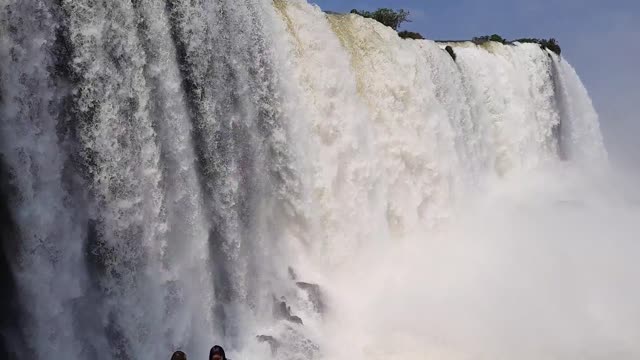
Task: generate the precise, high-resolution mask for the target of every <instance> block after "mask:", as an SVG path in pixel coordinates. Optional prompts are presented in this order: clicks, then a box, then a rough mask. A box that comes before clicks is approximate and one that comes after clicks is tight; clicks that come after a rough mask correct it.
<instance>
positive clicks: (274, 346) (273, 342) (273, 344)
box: [256, 335, 281, 355]
mask: <svg viewBox="0 0 640 360" xmlns="http://www.w3.org/2000/svg"><path fill="white" fill-rule="evenodd" d="M256 339H258V341H259V342H261V343H267V344H269V347H270V348H271V355H275V354H276V353H277V352H278V348H279V347H280V345H281V344H280V341H278V340H277V339H276V338H274V337H273V336H270V335H258V336H256Z"/></svg>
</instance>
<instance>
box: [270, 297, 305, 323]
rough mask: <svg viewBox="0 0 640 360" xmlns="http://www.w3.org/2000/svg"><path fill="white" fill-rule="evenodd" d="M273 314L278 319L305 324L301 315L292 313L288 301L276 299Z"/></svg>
mask: <svg viewBox="0 0 640 360" xmlns="http://www.w3.org/2000/svg"><path fill="white" fill-rule="evenodd" d="M273 316H274V317H275V318H276V319H283V320H286V321H289V322H292V323H294V324H300V325H303V323H302V319H301V318H300V317H299V316H295V315H293V314H292V313H291V306H288V305H287V302H286V301H284V299H283V300H280V301H277V300H276V301H274V306H273Z"/></svg>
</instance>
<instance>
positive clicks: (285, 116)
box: [0, 0, 636, 360]
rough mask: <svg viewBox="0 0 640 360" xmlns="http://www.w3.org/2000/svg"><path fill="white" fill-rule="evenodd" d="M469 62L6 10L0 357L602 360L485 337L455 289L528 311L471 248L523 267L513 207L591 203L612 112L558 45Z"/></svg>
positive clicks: (377, 29)
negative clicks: (512, 300) (478, 279)
mask: <svg viewBox="0 0 640 360" xmlns="http://www.w3.org/2000/svg"><path fill="white" fill-rule="evenodd" d="M446 45H447V44H441V43H435V42H433V41H429V40H425V41H412V40H402V39H400V38H399V37H398V36H397V34H396V33H395V32H394V31H392V30H391V29H390V28H386V27H384V26H382V25H380V24H378V23H377V22H375V21H373V20H369V19H363V18H361V17H358V16H355V15H327V14H325V13H323V12H322V11H321V10H320V9H319V8H318V7H317V6H312V5H310V4H309V3H307V2H306V1H304V0H273V1H272V0H164V1H156V0H112V1H95V0H74V1H68V0H2V1H0V116H1V123H0V201H2V204H0V225H2V229H0V240H1V245H2V251H1V252H0V255H1V256H0V271H3V272H2V276H0V288H1V289H2V291H3V294H6V295H3V299H2V301H1V302H0V306H1V307H2V308H1V309H0V327H1V328H0V331H1V332H0V335H1V336H2V340H3V341H2V342H1V343H0V345H2V347H0V356H1V355H4V354H3V352H4V353H6V357H7V358H9V359H45V358H49V357H51V354H55V356H57V355H58V354H64V356H65V357H66V358H69V359H86V358H94V359H98V360H101V359H104V360H111V359H114V360H116V359H117V360H125V359H126V360H128V359H155V358H158V357H168V356H170V354H171V352H172V351H173V350H176V349H183V350H185V351H186V352H187V353H188V355H189V358H204V357H205V356H206V354H207V351H208V349H209V347H210V346H212V345H213V344H214V343H220V344H222V345H223V346H225V348H226V349H227V350H228V353H229V354H230V357H231V358H265V357H267V356H273V357H276V358H280V359H312V358H323V357H336V356H339V357H348V358H356V359H359V358H363V357H364V356H368V355H366V354H369V353H370V351H371V348H372V347H374V348H375V346H374V344H376V343H378V342H379V341H381V339H382V340H388V342H389V344H391V345H392V346H401V347H403V348H405V349H411V351H409V350H407V352H405V353H403V354H401V353H393V354H389V355H390V356H392V357H393V356H397V357H402V358H405V359H406V358H407V357H409V358H424V357H427V356H431V355H433V356H440V357H442V358H446V359H449V358H451V359H458V358H465V356H471V355H469V354H476V353H485V354H488V356H490V355H495V356H500V355H509V356H511V355H514V354H517V355H516V357H517V358H523V359H524V358H527V357H526V356H522V357H518V356H519V355H520V353H518V352H517V351H516V350H513V349H514V348H516V349H517V347H518V346H517V345H522V349H527V350H531V353H529V354H527V356H534V355H535V354H542V355H545V356H547V355H549V354H558V353H559V352H558V351H559V350H558V349H560V350H561V351H563V352H564V353H566V354H569V358H579V356H577V355H575V354H577V352H574V350H575V349H576V346H577V345H576V343H574V342H572V341H573V339H572V338H568V337H567V338H563V337H562V336H560V340H558V342H557V343H552V342H549V343H548V344H547V343H545V344H544V346H538V347H536V344H529V343H523V342H521V339H520V338H513V339H512V338H509V339H510V340H512V341H511V342H510V343H509V344H505V346H504V348H499V346H497V345H496V347H495V348H494V347H491V346H493V345H495V344H494V343H493V342H492V340H494V339H493V338H490V337H489V338H487V339H486V340H487V341H486V342H487V347H484V348H483V347H482V346H478V345H477V344H476V343H475V342H473V341H470V340H468V337H469V332H468V331H471V330H469V329H471V328H472V326H471V325H470V326H469V327H468V328H467V327H464V326H461V325H460V322H458V320H456V311H458V310H459V309H460V308H465V306H466V305H468V306H467V308H469V309H474V310H477V313H478V314H480V315H477V317H476V312H474V313H472V314H471V313H470V314H471V315H469V319H470V321H472V320H475V321H476V322H475V323H473V324H476V325H477V323H479V322H480V320H484V318H482V316H481V315H482V314H485V312H484V311H485V310H486V309H488V308H490V307H491V306H492V305H493V303H489V304H487V303H484V302H482V301H480V300H477V297H478V296H479V295H478V294H479V293H478V292H473V293H465V291H464V290H465V289H470V288H473V286H471V285H469V284H467V283H462V282H461V281H462V280H460V279H468V278H473V276H471V275H469V274H468V273H467V272H465V271H466V269H467V268H466V267H465V266H460V269H457V268H456V269H455V270H454V271H450V270H451V268H452V267H453V266H454V264H457V265H463V264H461V262H464V261H466V260H469V261H470V262H471V263H473V264H476V263H475V262H474V261H477V265H478V269H479V271H478V274H479V275H478V276H481V275H486V277H485V278H484V279H488V281H487V283H488V286H494V290H496V293H499V292H500V291H506V290H504V289H503V288H502V287H500V286H501V285H500V284H501V283H499V281H497V280H496V282H495V283H494V282H492V281H491V280H493V278H492V277H491V276H492V275H493V273H491V272H489V274H486V273H484V272H482V271H481V270H483V269H485V270H486V267H487V266H488V265H486V264H487V263H491V262H490V261H488V260H487V261H486V262H482V261H481V260H478V259H477V258H475V257H467V256H468V254H467V252H465V251H462V250H460V249H462V248H466V246H468V247H469V248H472V249H479V250H478V251H479V252H480V253H481V254H485V252H486V254H487V256H489V255H491V256H495V257H496V258H498V260H499V261H496V262H495V263H496V264H506V263H509V261H507V260H504V259H503V258H501V257H499V256H498V255H501V254H502V252H500V251H505V252H506V251H507V250H503V249H512V246H514V247H515V245H513V244H512V243H511V242H509V241H505V242H504V243H500V244H501V246H503V247H500V251H497V250H496V251H495V252H493V253H489V250H487V249H493V248H492V246H493V245H495V244H496V242H497V240H495V241H493V240H492V241H489V240H486V239H485V238H483V237H482V236H483V235H482V234H483V231H487V232H489V231H492V230H494V227H493V226H494V225H495V224H494V223H499V221H497V220H496V219H495V218H494V217H491V216H489V215H490V214H493V213H494V211H493V210H494V208H495V209H496V210H495V213H496V214H508V215H505V216H507V217H508V216H512V218H509V219H513V220H514V225H513V227H514V228H515V227H517V226H521V227H522V229H525V228H527V226H529V223H528V222H526V221H524V220H522V219H523V218H527V216H528V215H529V214H533V215H532V219H538V216H542V215H541V214H544V213H545V211H544V210H541V209H539V208H538V207H536V206H537V205H538V204H539V203H540V202H541V200H540V201H539V200H538V199H539V198H541V199H548V200H549V203H552V204H555V203H556V200H557V199H556V198H555V196H556V195H557V194H560V195H557V196H559V197H563V196H567V197H570V196H575V197H578V198H580V197H581V196H583V194H582V193H577V192H578V191H580V190H581V189H582V190H583V189H587V188H588V186H587V185H584V186H576V187H575V188H574V187H572V186H571V184H568V181H569V180H568V179H576V178H580V177H581V176H582V174H592V173H598V172H599V171H606V169H607V154H606V150H605V149H604V146H603V142H602V136H601V134H600V131H599V125H598V116H597V114H596V112H595V110H594V109H593V106H592V104H591V100H590V99H589V96H588V94H587V92H586V90H585V88H584V86H583V85H582V83H581V82H580V79H579V78H578V76H577V74H576V73H575V71H574V70H573V68H571V66H570V65H569V64H568V63H567V62H566V60H564V59H562V58H560V57H558V56H556V55H555V54H553V53H551V52H549V51H547V50H544V49H541V48H540V47H539V46H536V45H532V44H517V45H514V46H504V45H501V44H494V43H489V44H485V45H483V46H476V45H474V44H471V43H459V44H451V45H452V46H453V48H454V51H455V53H456V54H457V58H456V59H455V60H454V59H452V58H451V56H450V55H449V54H448V53H447V52H446V51H444V47H445V46H446ZM603 169H604V170H603ZM545 176H546V177H545ZM584 176H585V177H586V175H584ZM594 176H595V175H594ZM550 182H553V183H554V184H555V185H554V186H555V187H552V189H551V190H548V189H546V188H544V186H542V184H545V186H547V185H548V183H550ZM563 186H566V187H563ZM584 191H586V190H584ZM530 194H537V195H539V198H536V199H533V200H532V199H531V198H530V197H528V196H533V195H530ZM585 196H586V195H585ZM558 201H560V200H558ZM488 202H491V204H492V205H495V207H494V208H483V206H484V205H486V203H488ZM541 206H542V205H541ZM554 206H555V205H554ZM587 208H588V207H587ZM523 209H524V210H523ZM543 209H546V208H544V207H543ZM522 211H524V212H525V213H526V214H527V215H522V216H521V217H518V216H519V215H521V212H522ZM552 212H553V213H554V214H555V213H558V214H560V215H563V216H565V215H566V214H565V213H563V212H561V211H560V210H557V211H556V210H555V208H553V210H552ZM589 214H590V213H589ZM566 216H569V215H566ZM496 217H498V215H496ZM620 218H621V219H625V221H627V220H628V221H629V222H628V223H624V226H629V225H628V224H630V223H633V221H631V220H633V219H635V217H633V216H629V217H624V216H621V217H620ZM481 219H485V220H486V224H487V227H486V229H484V228H482V227H481V226H480V227H478V226H477V223H476V221H477V222H482V220H481ZM471 220H474V221H471ZM545 220H546V219H545ZM506 221H508V220H506ZM530 221H535V220H530ZM515 224H518V225H515ZM555 225H557V224H555ZM549 226H551V225H549ZM558 226H559V225H558ZM567 226H568V225H567ZM495 227H500V226H498V225H495ZM478 228H480V230H482V231H477V232H476V233H474V236H469V234H468V233H467V232H472V231H474V230H477V229H478ZM504 228H506V229H508V228H509V226H505V227H504ZM560 228H561V229H563V231H564V232H563V231H557V233H565V232H568V231H569V230H568V228H562V227H560ZM595 232H596V233H597V231H595ZM497 233H499V232H497ZM552 233H553V232H552ZM476 236H477V238H478V239H479V240H478V241H477V242H473V241H470V240H469V239H471V238H475V237H476ZM498 238H500V239H502V238H501V237H499V236H498ZM526 241H527V237H526V236H523V245H522V246H523V247H526V246H532V245H531V244H530V243H529V242H526ZM559 243H561V242H559ZM543 244H545V246H547V245H546V243H543ZM554 244H555V243H554ZM624 244H625V246H626V244H627V243H624ZM484 245H486V246H487V247H486V248H485V247H484ZM541 246H542V245H541ZM549 246H550V245H549ZM554 246H560V245H554ZM483 251H485V252H483ZM532 251H533V253H534V255H535V254H538V252H536V251H539V252H542V250H540V249H538V248H536V247H535V246H532ZM430 254H434V255H433V257H430ZM558 256H559V255H558ZM505 257H508V256H506V255H505ZM516 258H517V257H516ZM461 259H464V261H463V260H461ZM483 259H484V258H483ZM449 260H450V261H449ZM525 260H526V259H525ZM5 263H6V264H5ZM524 263H526V261H524ZM491 264H494V263H491ZM438 266H440V267H438ZM496 266H498V265H496ZM505 266H506V265H505ZM500 269H501V270H504V273H508V272H510V271H512V270H513V269H512V268H505V269H502V268H500ZM471 272H472V271H470V272H469V273H471ZM521 273H522V274H523V276H525V277H526V276H528V275H530V274H529V273H526V272H524V270H522V272H521ZM441 274H446V275H441ZM449 274H454V275H449ZM456 275H459V277H456ZM490 275H491V276H490ZM564 275H566V276H569V275H567V274H564ZM465 276H467V277H465ZM560 278H561V277H560ZM603 278H606V277H605V276H603ZM427 280H428V281H427ZM533 280H535V279H533ZM533 280H532V283H534V284H538V283H536V282H535V281H533ZM505 282H506V283H508V284H511V283H510V282H508V281H506V280H505ZM469 283H474V282H473V281H469ZM465 284H466V285H469V286H468V287H466V286H465ZM496 284H498V285H496ZM555 284H556V283H552V284H551V285H555ZM472 285H473V284H472ZM551 285H549V286H551ZM456 286H459V287H456ZM505 286H506V285H505ZM540 286H541V287H543V288H545V287H544V286H546V285H544V284H543V285H540ZM576 286H577V285H576ZM387 287H388V289H390V290H387ZM518 289H520V288H518ZM545 289H546V288H545ZM525 290H526V289H525ZM525 290H522V291H523V293H524V294H529V293H528V292H526V291H525ZM578 290H581V291H585V292H587V289H586V288H579V289H578ZM388 291H393V292H395V294H397V296H391V297H389V296H388V294H389V293H388ZM438 291H441V292H438ZM469 291H470V292H471V290H469ZM449 293H451V294H457V295H459V297H458V298H455V299H453V300H451V299H450V298H449V297H447V295H446V294H449ZM596 295H598V296H600V295H601V294H600V293H597V294H595V295H594V298H595V297H597V296H596ZM451 296H453V295H451ZM466 298H470V299H473V300H474V301H475V300H477V301H478V302H471V301H472V300H469V301H470V302H469V303H465V302H464V301H463V300H458V299H466ZM603 298H606V296H604V297H603ZM413 299H416V300H413ZM606 299H608V298H606ZM404 300H406V302H403V301H404ZM481 300H482V299H481ZM412 301H413V302H412ZM594 301H595V300H594ZM602 301H605V300H602ZM444 303H447V304H448V305H446V306H445V305H443V304H444ZM423 304H430V305H431V307H429V308H427V305H424V306H423ZM500 304H501V303H500ZM500 304H498V305H500ZM507 305H509V304H507ZM592 305H593V304H592ZM593 306H595V305H593ZM507 307H508V306H507ZM543 310H545V311H546V310H547V308H542V310H540V311H543ZM460 312H462V313H465V314H466V312H464V311H462V310H460ZM407 313H409V314H411V315H410V316H409V317H412V316H415V319H416V321H418V320H419V321H420V322H430V323H431V325H432V328H429V329H423V328H422V327H421V326H417V327H415V326H413V324H409V323H410V322H409V320H407V318H405V317H403V316H402V315H406V314H407ZM394 314H396V315H394ZM440 314H445V315H450V316H451V318H450V319H452V322H451V324H447V321H446V320H447V319H446V318H444V317H445V315H440ZM545 314H547V313H545ZM591 315H592V313H589V315H585V318H588V319H591V317H590V316H591ZM571 316H576V317H579V314H578V313H571ZM594 316H595V315H594ZM610 318H611V319H619V318H617V317H615V316H613V315H612V316H611V317H610ZM631 318H633V317H631ZM607 319H609V318H607ZM605 320H606V319H605ZM594 321H595V320H594ZM612 321H613V320H612ZM603 323H604V320H603ZM387 324H388V325H389V327H388V329H389V330H390V331H392V332H390V333H389V334H384V331H383V329H384V328H385V327H386V325H387ZM487 326H489V327H490V326H493V327H491V330H494V332H495V333H500V331H505V332H506V331H507V330H505V329H508V328H509V326H511V324H510V323H509V324H507V323H499V324H498V323H496V324H493V323H492V324H490V325H487ZM396 327H397V329H396ZM409 329H411V331H415V332H413V333H412V332H411V331H409ZM629 329H630V330H629V332H628V334H630V335H629V338H631V335H633V334H636V332H634V331H635V330H636V329H635V327H633V326H630V328H629ZM396 330H397V331H396ZM487 333H491V332H487ZM522 333H524V334H529V333H527V332H525V331H523V332H522ZM591 335H593V334H591V333H585V334H584V338H585V339H593V338H591V337H589V336H591ZM487 336H489V335H487ZM593 336H596V335H593ZM602 338H603V339H609V338H607V337H606V336H605V335H602ZM417 339H425V340H424V343H423V344H421V343H420V340H417ZM438 339H440V340H438ZM596 339H598V340H600V339H601V338H600V337H596ZM614 340H619V339H614ZM624 340H625V339H622V340H620V341H619V342H615V341H613V340H612V342H611V343H607V342H604V345H603V347H604V348H607V346H609V347H613V346H614V345H615V346H618V347H619V348H621V349H622V350H621V352H624V351H627V353H629V354H633V351H634V350H635V348H634V347H633V346H632V345H629V344H628V343H625V342H624ZM344 341H348V342H349V344H347V345H348V346H344V345H345V344H344V343H343V342H344ZM603 341H604V340H603ZM547 345H548V346H547ZM552 345H553V346H552ZM509 346H512V347H509ZM554 346H555V347H554ZM498 348H499V349H498ZM451 349H454V350H451ZM496 349H498V350H496ZM385 351H386V350H385ZM389 351H390V349H389ZM536 351H538V352H539V353H536ZM627 353H624V354H627ZM265 354H267V355H265ZM496 354H497V355H496ZM494 358H495V357H494Z"/></svg>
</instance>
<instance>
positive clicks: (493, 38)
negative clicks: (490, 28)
mask: <svg viewBox="0 0 640 360" xmlns="http://www.w3.org/2000/svg"><path fill="white" fill-rule="evenodd" d="M489 40H490V41H495V42H499V43H502V44H504V43H506V42H507V40H505V39H504V38H503V37H502V36H500V35H498V34H493V35H491V36H490V37H489Z"/></svg>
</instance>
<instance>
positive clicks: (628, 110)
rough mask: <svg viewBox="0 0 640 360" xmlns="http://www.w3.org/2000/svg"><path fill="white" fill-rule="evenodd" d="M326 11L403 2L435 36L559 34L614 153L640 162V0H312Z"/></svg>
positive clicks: (417, 26)
mask: <svg viewBox="0 0 640 360" xmlns="http://www.w3.org/2000/svg"><path fill="white" fill-rule="evenodd" d="M310 1H311V2H315V3H316V4H318V5H319V6H320V7H321V8H322V9H324V10H333V11H340V12H347V11H349V10H351V9H353V8H357V9H376V8H379V7H392V8H396V9H399V8H403V9H407V10H409V11H410V12H411V15H412V16H411V18H412V19H413V22H412V23H409V24H406V25H405V26H404V28H405V29H408V30H413V31H418V32H420V33H422V34H423V35H424V36H425V37H427V38H429V39H434V40H456V39H470V38H472V37H473V36H478V35H487V34H493V33H497V34H500V35H502V36H503V37H505V38H507V39H515V38H521V37H539V38H549V37H555V38H556V39H558V41H559V42H560V45H561V46H562V51H563V55H564V56H565V58H567V59H568V60H569V62H570V63H571V64H572V65H573V66H574V67H575V68H576V69H577V71H578V74H579V75H580V76H581V78H582V80H583V82H584V83H585V85H586V86H587V89H588V90H589V92H590V94H591V96H592V98H593V100H594V104H595V106H596V109H597V110H598V112H599V113H600V119H601V123H602V128H603V132H604V134H605V140H606V142H607V146H608V148H609V150H610V152H611V153H612V155H614V156H616V157H619V156H624V157H625V158H626V159H625V160H626V161H629V162H631V164H630V165H632V166H633V167H634V168H640V116H638V115H637V114H638V112H637V110H636V109H637V108H638V106H639V105H640V85H639V84H640V0H608V1H607V0H528V1H525V0H310Z"/></svg>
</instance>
